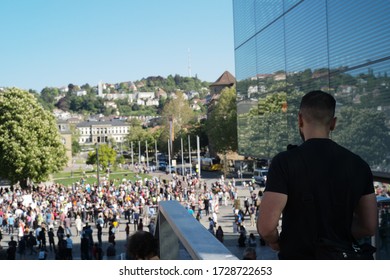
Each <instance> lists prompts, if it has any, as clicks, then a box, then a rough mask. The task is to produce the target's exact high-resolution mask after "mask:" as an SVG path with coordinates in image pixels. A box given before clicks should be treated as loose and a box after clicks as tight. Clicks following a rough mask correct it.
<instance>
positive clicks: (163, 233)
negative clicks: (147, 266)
mask: <svg viewBox="0 0 390 280" xmlns="http://www.w3.org/2000/svg"><path fill="white" fill-rule="evenodd" d="M155 235H156V236H157V237H158V239H159V244H160V258H161V259H175V258H177V257H178V256H179V252H178V251H179V247H180V246H179V244H180V243H181V244H182V245H183V247H184V248H185V250H186V251H187V252H188V254H189V255H190V257H191V258H192V259H194V260H237V259H238V258H237V257H236V256H234V255H233V254H232V253H231V252H230V251H229V250H228V249H227V248H226V247H225V246H224V245H223V244H222V243H221V242H220V241H219V240H218V239H216V238H215V236H214V235H212V234H211V233H210V232H209V231H208V230H207V229H206V228H205V227H204V226H202V224H200V223H199V222H198V221H197V220H196V219H195V218H194V217H193V216H192V215H191V214H190V213H188V211H187V210H186V209H185V208H184V207H183V206H182V205H181V204H180V203H179V202H177V201H175V200H171V201H161V202H160V203H159V212H158V223H157V227H156V233H155Z"/></svg>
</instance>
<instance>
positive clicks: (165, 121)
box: [161, 92, 194, 142]
mask: <svg viewBox="0 0 390 280" xmlns="http://www.w3.org/2000/svg"><path fill="white" fill-rule="evenodd" d="M161 119H162V126H163V127H164V128H165V130H164V131H165V133H163V134H162V137H163V139H165V142H166V141H167V140H168V139H169V132H170V131H171V132H172V140H174V139H175V135H176V134H177V133H179V132H180V130H182V129H184V128H186V127H187V126H188V125H189V124H190V123H191V122H193V121H194V112H193V111H192V109H191V107H190V104H189V103H188V101H187V100H185V99H184V95H183V93H182V92H176V98H173V99H170V100H169V101H167V102H166V103H165V105H164V108H163V110H162V113H161ZM171 125H172V129H170V126H171Z"/></svg>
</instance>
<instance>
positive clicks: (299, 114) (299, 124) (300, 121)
mask: <svg viewBox="0 0 390 280" xmlns="http://www.w3.org/2000/svg"><path fill="white" fill-rule="evenodd" d="M298 127H299V128H301V127H303V117H302V113H298Z"/></svg>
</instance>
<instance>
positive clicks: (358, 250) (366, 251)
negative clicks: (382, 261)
mask: <svg viewBox="0 0 390 280" xmlns="http://www.w3.org/2000/svg"><path fill="white" fill-rule="evenodd" d="M375 251H376V248H375V247H374V246H372V245H370V244H367V243H363V244H357V243H353V244H345V243H341V242H336V241H332V240H329V239H324V238H323V239H320V240H319V241H318V242H317V246H316V259H317V260H373V259H374V256H373V255H374V253H375Z"/></svg>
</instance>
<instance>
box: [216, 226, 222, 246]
mask: <svg viewBox="0 0 390 280" xmlns="http://www.w3.org/2000/svg"><path fill="white" fill-rule="evenodd" d="M223 235H224V233H223V229H222V227H221V226H218V228H217V231H216V232H215V237H216V238H217V239H218V240H219V241H221V242H222V243H223Z"/></svg>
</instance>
